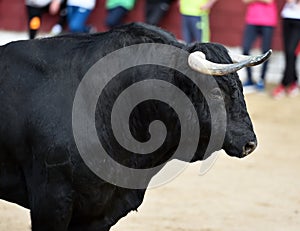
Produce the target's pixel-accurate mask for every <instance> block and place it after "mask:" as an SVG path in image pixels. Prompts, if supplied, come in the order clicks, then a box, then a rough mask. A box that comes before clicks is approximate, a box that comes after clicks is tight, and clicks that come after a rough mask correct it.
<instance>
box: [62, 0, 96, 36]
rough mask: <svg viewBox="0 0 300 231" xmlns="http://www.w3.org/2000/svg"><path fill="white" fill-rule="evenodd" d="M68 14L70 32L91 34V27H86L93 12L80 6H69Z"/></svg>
mask: <svg viewBox="0 0 300 231" xmlns="http://www.w3.org/2000/svg"><path fill="white" fill-rule="evenodd" d="M67 12H68V15H67V19H68V24H69V30H70V31H71V32H85V33H86V32H89V27H88V26H87V25H86V21H87V19H88V17H89V15H90V14H91V10H88V9H84V8H81V7H78V6H68V8H67Z"/></svg>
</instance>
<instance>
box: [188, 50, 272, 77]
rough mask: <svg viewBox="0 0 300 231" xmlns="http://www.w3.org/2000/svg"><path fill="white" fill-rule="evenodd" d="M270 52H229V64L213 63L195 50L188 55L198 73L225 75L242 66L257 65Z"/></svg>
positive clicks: (270, 51)
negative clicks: (244, 53) (230, 59)
mask: <svg viewBox="0 0 300 231" xmlns="http://www.w3.org/2000/svg"><path fill="white" fill-rule="evenodd" d="M271 54H272V50H269V51H267V52H266V53H265V54H262V55H257V56H245V55H233V54H230V57H231V58H232V60H233V62H236V63H231V64H221V63H213V62H211V61H208V60H207V59H206V58H205V54H204V53H203V52H200V51H195V52H193V53H191V54H190V55H189V58H188V63H189V66H190V67H191V68H192V69H193V70H195V71H198V72H200V73H203V74H208V75H227V74H230V73H233V72H236V71H238V70H240V69H242V68H244V67H250V66H255V65H259V64H261V63H263V62H265V61H266V60H267V59H268V58H269V57H270V56H271Z"/></svg>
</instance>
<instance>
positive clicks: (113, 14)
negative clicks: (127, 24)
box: [105, 6, 128, 29]
mask: <svg viewBox="0 0 300 231" xmlns="http://www.w3.org/2000/svg"><path fill="white" fill-rule="evenodd" d="M127 12H128V10H127V9H125V8H124V7H121V6H118V7H115V8H113V9H109V10H108V11H107V16H106V20H105V24H106V26H107V27H108V28H109V29H111V28H114V27H115V26H119V25H121V24H122V20H123V18H124V17H125V16H126V14H127Z"/></svg>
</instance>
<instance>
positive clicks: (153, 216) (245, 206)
mask: <svg viewBox="0 0 300 231" xmlns="http://www.w3.org/2000/svg"><path fill="white" fill-rule="evenodd" d="M246 101H247V105H248V110H249V112H250V115H251V117H252V120H253V123H254V127H255V131H256V134H257V136H258V141H259V146H258V148H257V150H256V151H255V152H254V153H253V154H252V155H250V156H248V157H246V158H244V159H237V158H230V157H228V156H227V155H226V154H225V153H224V152H220V156H219V158H218V159H217V161H216V163H215V164H214V166H213V167H212V168H211V169H210V171H209V172H208V173H206V174H205V175H203V176H200V175H199V170H200V167H201V163H200V162H199V163H196V164H192V165H190V166H189V167H188V168H187V169H186V170H185V171H184V172H183V173H182V174H181V175H180V176H179V177H177V178H176V179H175V180H173V181H172V182H170V183H168V184H166V185H164V186H162V187H159V188H156V189H151V190H148V191H147V193H146V197H145V200H144V202H143V204H142V205H141V206H140V208H139V211H138V212H132V213H130V214H129V215H128V216H126V217H125V218H123V219H122V220H120V221H119V222H118V224H117V225H116V226H114V227H113V228H112V231H121V230H122V231H134V230H136V231H140V230H143V231H168V230H172V231H282V230H284V231H299V230H300V153H299V143H300V138H299V137H300V123H299V121H300V119H299V118H300V117H299V115H300V96H299V97H296V98H284V99H282V100H278V101H275V100H273V99H271V98H270V97H269V95H267V94H250V95H247V96H246ZM50 219H51V218H50ZM7 230H13V231H29V230H30V220H29V212H28V210H25V209H23V208H21V207H19V206H16V205H14V204H9V203H7V202H5V201H0V231H7Z"/></svg>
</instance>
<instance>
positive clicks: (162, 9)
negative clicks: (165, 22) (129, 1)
mask: <svg viewBox="0 0 300 231" xmlns="http://www.w3.org/2000/svg"><path fill="white" fill-rule="evenodd" d="M169 8H170V5H169V4H167V3H165V2H161V3H152V4H151V3H146V20H145V21H146V23H148V24H151V25H158V24H159V22H160V21H161V19H162V18H163V16H164V15H165V14H166V12H167V11H168V10H169Z"/></svg>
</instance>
